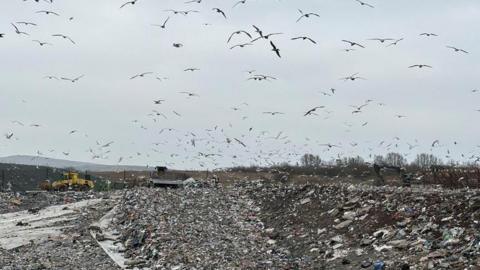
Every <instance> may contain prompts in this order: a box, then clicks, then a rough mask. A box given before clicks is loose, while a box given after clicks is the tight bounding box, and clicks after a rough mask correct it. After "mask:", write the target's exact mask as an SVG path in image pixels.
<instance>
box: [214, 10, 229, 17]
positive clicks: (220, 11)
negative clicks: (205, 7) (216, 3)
mask: <svg viewBox="0 0 480 270" xmlns="http://www.w3.org/2000/svg"><path fill="white" fill-rule="evenodd" d="M212 10H213V11H215V12H217V13H220V14H222V16H223V17H224V18H225V19H226V18H227V15H225V12H223V10H221V9H219V8H212Z"/></svg>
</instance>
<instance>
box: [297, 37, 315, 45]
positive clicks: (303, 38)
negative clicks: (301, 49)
mask: <svg viewBox="0 0 480 270" xmlns="http://www.w3.org/2000/svg"><path fill="white" fill-rule="evenodd" d="M297 39H302V40H308V41H310V42H312V43H313V44H317V42H316V41H315V40H313V39H311V38H309V37H306V36H303V37H294V38H292V40H297Z"/></svg>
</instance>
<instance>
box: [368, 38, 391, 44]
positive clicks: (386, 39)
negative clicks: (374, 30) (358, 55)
mask: <svg viewBox="0 0 480 270" xmlns="http://www.w3.org/2000/svg"><path fill="white" fill-rule="evenodd" d="M368 40H375V41H380V43H385V41H390V40H395V39H393V38H370V39H368Z"/></svg>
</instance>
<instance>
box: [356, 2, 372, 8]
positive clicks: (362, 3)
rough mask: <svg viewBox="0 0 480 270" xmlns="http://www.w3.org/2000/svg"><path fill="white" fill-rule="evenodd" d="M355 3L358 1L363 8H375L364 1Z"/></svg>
mask: <svg viewBox="0 0 480 270" xmlns="http://www.w3.org/2000/svg"><path fill="white" fill-rule="evenodd" d="M355 1H357V2H358V3H359V4H360V5H361V6H366V7H370V8H374V6H372V5H370V4H368V3H365V2H362V1H360V0H355Z"/></svg>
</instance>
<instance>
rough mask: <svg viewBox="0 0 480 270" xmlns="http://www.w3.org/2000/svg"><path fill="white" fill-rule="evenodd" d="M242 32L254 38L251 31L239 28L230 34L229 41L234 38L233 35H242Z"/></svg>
mask: <svg viewBox="0 0 480 270" xmlns="http://www.w3.org/2000/svg"><path fill="white" fill-rule="evenodd" d="M240 34H245V35H247V36H248V37H249V38H250V39H251V38H252V35H250V33H248V32H247V31H244V30H238V31H235V32H233V33H232V34H231V35H230V37H229V38H228V40H227V43H229V42H230V40H231V39H232V37H233V36H234V35H240Z"/></svg>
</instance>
